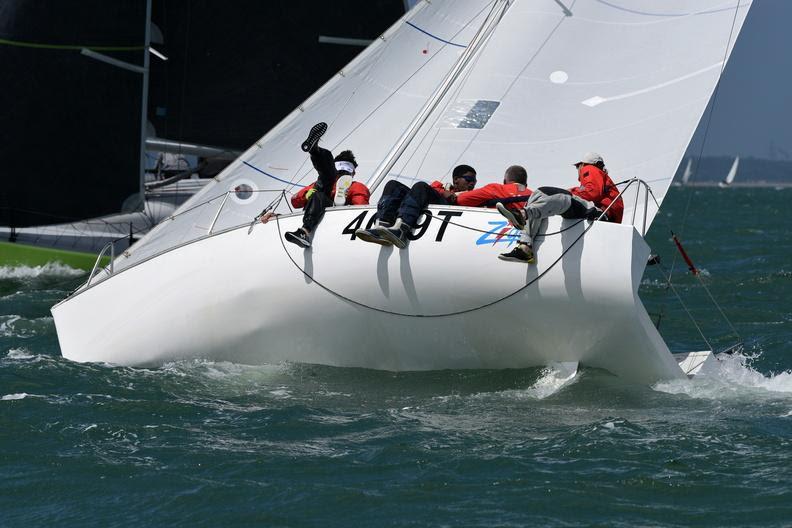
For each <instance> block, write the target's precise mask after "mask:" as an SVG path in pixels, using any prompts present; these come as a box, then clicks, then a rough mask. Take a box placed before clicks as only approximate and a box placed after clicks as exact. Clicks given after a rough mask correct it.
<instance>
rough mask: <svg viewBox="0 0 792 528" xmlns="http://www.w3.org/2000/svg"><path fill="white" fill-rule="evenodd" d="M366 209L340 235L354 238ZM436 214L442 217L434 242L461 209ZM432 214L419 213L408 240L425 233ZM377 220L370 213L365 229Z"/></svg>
mask: <svg viewBox="0 0 792 528" xmlns="http://www.w3.org/2000/svg"><path fill="white" fill-rule="evenodd" d="M367 214H368V211H363V212H361V213H360V214H359V215H357V216H356V217H355V218H353V219H352V221H351V222H349V223H348V224H347V226H346V227H345V228H344V229H343V231H341V234H342V235H352V236H351V238H350V240H355V238H357V237H356V236H355V231H357V230H358V229H360V228H361V227H362V226H363V223H364V221H365V220H366V215H367ZM437 216H438V217H440V218H442V224H441V225H440V228H439V229H438V230H437V236H436V237H435V242H442V241H443V237H444V236H445V232H446V228H447V227H448V223H449V222H450V221H451V218H453V217H456V216H462V211H438V213H437ZM432 218H434V216H433V215H432V212H431V211H428V210H427V211H424V212H423V214H422V215H421V219H420V220H422V221H419V222H418V224H417V225H416V226H415V229H413V232H412V233H410V234H408V235H407V238H409V239H410V240H418V239H419V238H421V237H423V236H424V235H425V234H426V231H427V230H428V229H429V224H431V223H432ZM376 220H377V215H376V214H372V215H371V217H370V218H369V219H368V222H366V223H365V225H366V229H371V227H372V226H373V225H374V222H376Z"/></svg>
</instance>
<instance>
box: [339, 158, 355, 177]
mask: <svg viewBox="0 0 792 528" xmlns="http://www.w3.org/2000/svg"><path fill="white" fill-rule="evenodd" d="M335 168H336V170H337V171H347V172H348V173H349V174H355V165H354V164H353V163H352V162H350V161H336V162H335Z"/></svg>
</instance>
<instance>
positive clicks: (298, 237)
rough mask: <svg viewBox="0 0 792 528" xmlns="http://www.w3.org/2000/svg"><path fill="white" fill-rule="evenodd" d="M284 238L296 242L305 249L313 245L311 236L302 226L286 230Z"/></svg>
mask: <svg viewBox="0 0 792 528" xmlns="http://www.w3.org/2000/svg"><path fill="white" fill-rule="evenodd" d="M283 238H285V239H286V241H287V242H291V243H292V244H296V245H298V246H300V247H301V248H303V249H308V248H309V247H311V237H310V236H308V233H306V232H305V230H304V229H303V228H302V227H301V228H299V229H297V230H296V231H286V234H285V235H283Z"/></svg>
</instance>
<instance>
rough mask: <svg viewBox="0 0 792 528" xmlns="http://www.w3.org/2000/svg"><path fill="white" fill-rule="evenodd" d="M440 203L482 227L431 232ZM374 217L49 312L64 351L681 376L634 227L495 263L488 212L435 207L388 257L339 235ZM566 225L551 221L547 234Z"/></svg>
mask: <svg viewBox="0 0 792 528" xmlns="http://www.w3.org/2000/svg"><path fill="white" fill-rule="evenodd" d="M442 211H449V212H453V213H454V214H456V213H461V216H455V217H453V218H451V221H452V222H454V223H458V224H462V225H465V226H468V227H473V228H476V229H480V230H482V231H485V232H486V231H490V232H491V233H490V234H486V233H483V232H477V231H473V230H470V229H466V228H463V227H459V226H457V225H453V224H447V225H445V229H443V227H444V222H443V221H442V218H443V216H442ZM373 212H374V209H373V208H371V207H366V208H359V207H340V208H332V209H330V210H328V211H327V214H326V215H325V218H324V220H323V222H322V224H321V225H320V227H319V229H318V231H317V234H316V237H315V239H314V246H313V248H312V249H311V250H308V251H303V250H301V249H299V248H297V247H296V246H293V245H291V244H283V243H282V236H281V233H282V232H285V231H286V230H293V229H295V228H296V227H298V226H299V225H300V222H301V216H299V215H291V216H285V217H281V219H280V221H279V222H271V223H269V224H267V225H261V224H259V225H257V226H256V227H255V228H254V230H253V232H252V233H251V234H250V235H248V233H247V226H243V227H239V228H236V229H231V230H228V231H225V232H222V233H217V234H215V235H213V236H211V237H207V238H203V239H200V240H198V241H196V242H193V243H190V244H187V245H184V246H181V247H177V248H175V249H173V250H171V251H169V252H166V253H163V254H161V255H159V256H157V257H154V258H151V259H149V260H146V261H143V262H141V263H140V264H138V265H136V266H133V267H130V268H128V269H125V270H123V271H121V272H117V273H116V274H115V275H114V276H112V277H110V278H108V279H106V280H103V281H101V282H95V283H94V284H93V285H92V286H91V287H90V288H84V289H81V290H80V291H78V292H77V293H76V294H75V295H73V296H72V297H70V298H68V299H66V300H65V301H63V302H61V303H60V304H58V305H56V306H55V307H53V309H52V313H53V316H54V319H55V324H56V326H57V330H58V338H59V340H60V345H61V350H62V352H63V355H64V357H66V358H69V359H72V360H75V361H103V362H109V363H114V364H121V365H149V364H159V363H162V362H164V361H168V360H173V359H179V358H192V357H201V358H211V359H215V360H230V361H235V362H239V363H249V364H261V363H275V362H281V361H294V362H306V363H319V364H326V365H335V366H343V367H364V368H372V369H385V370H395V371H408V370H433V369H458V368H521V367H530V366H541V365H547V364H549V363H552V362H559V361H577V362H580V364H581V365H584V366H591V367H599V368H604V369H607V370H609V371H611V372H613V373H614V374H617V375H619V376H623V377H626V378H629V379H632V380H635V381H638V382H653V381H656V380H658V379H668V378H675V377H682V376H684V373H683V372H682V370H681V369H680V368H679V366H678V365H677V363H676V361H675V360H674V358H673V356H672V355H671V354H670V352H669V351H668V349H667V347H666V345H665V343H664V342H663V340H662V338H661V337H660V335H659V334H658V333H657V331H656V330H655V328H654V326H653V325H652V323H651V321H650V319H649V317H648V315H647V314H646V311H645V309H644V307H643V305H642V304H641V302H640V299H639V298H638V295H637V290H638V283H639V281H640V279H641V276H642V273H643V270H644V266H645V263H646V259H647V256H648V254H649V248H648V246H647V245H646V244H645V243H644V241H643V239H642V238H641V237H640V236H639V235H638V233H637V232H636V231H635V230H634V229H633V227H632V226H627V225H614V224H607V223H597V224H596V225H594V226H593V228H592V229H590V230H589V231H588V232H587V233H586V234H585V236H584V237H583V238H581V239H580V240H579V241H578V242H577V243H575V240H576V239H578V237H579V236H580V235H581V233H582V232H583V230H584V229H585V227H586V226H587V225H588V224H587V223H586V222H582V223H580V224H578V225H576V226H574V227H572V228H571V229H568V230H566V231H565V232H563V233H562V234H560V235H554V236H548V237H547V238H546V239H544V240H543V241H541V242H540V243H539V244H538V247H537V251H538V263H537V265H536V266H526V265H523V264H517V263H511V262H503V261H500V260H498V259H497V254H498V253H500V252H503V251H505V250H507V248H508V247H509V243H508V242H507V241H506V239H501V241H500V242H496V243H494V241H495V240H496V236H495V234H496V233H498V232H500V231H501V230H502V229H503V228H504V227H505V224H504V222H503V221H502V218H501V217H500V216H499V215H498V214H497V213H496V212H494V211H491V210H481V209H468V208H457V207H433V208H432V212H433V213H434V218H433V219H432V221H431V222H430V223H429V226H428V228H427V229H426V230H425V232H424V233H423V235H422V236H421V237H420V238H419V239H418V240H415V241H413V242H411V243H410V244H409V246H408V248H407V249H406V250H402V251H399V250H397V249H395V248H382V247H380V246H377V245H373V244H368V243H365V242H362V241H359V240H351V234H350V233H351V229H352V228H354V227H355V219H356V218H359V217H361V216H363V219H362V221H363V225H365V223H367V222H368V220H369V219H370V218H371V216H372V214H373ZM562 223H563V226H562ZM573 223H574V222H573V221H569V220H564V221H562V220H561V219H560V218H553V219H551V221H550V222H549V227H548V232H556V231H558V230H559V228H560V227H568V226H570V225H572V224H573ZM344 231H346V233H344ZM441 233H442V234H441ZM438 239H440V240H439V241H438ZM477 242H478V243H477ZM570 247H571V249H569V251H568V252H567V253H566V254H565V256H564V257H563V258H562V259H561V260H560V261H559V262H558V263H557V264H556V265H554V262H555V261H556V260H557V259H558V257H559V255H560V254H561V252H562V251H563V250H564V249H566V248H570ZM291 259H294V262H293V261H292V260H291ZM298 266H299V267H298ZM301 269H304V270H305V273H306V274H307V275H306V274H304V273H303V272H302V271H301ZM544 272H546V274H544V275H543V276H541V278H539V279H538V280H536V278H537V276H538V275H540V274H542V273H544ZM309 276H310V277H312V278H309ZM95 281H96V279H95ZM528 283H530V285H528V286H526V284H528ZM319 284H321V285H322V286H320V285H319ZM342 296H343V297H344V298H342ZM388 312H391V313H388Z"/></svg>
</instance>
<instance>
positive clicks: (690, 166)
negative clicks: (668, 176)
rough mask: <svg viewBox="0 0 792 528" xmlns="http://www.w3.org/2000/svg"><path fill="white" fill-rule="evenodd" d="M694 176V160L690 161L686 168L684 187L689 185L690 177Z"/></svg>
mask: <svg viewBox="0 0 792 528" xmlns="http://www.w3.org/2000/svg"><path fill="white" fill-rule="evenodd" d="M692 174H693V160H692V159H688V162H687V166H685V172H683V173H682V185H687V183H688V182H689V181H690V176H691V175H692Z"/></svg>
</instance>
